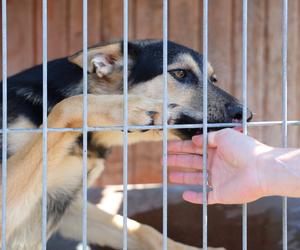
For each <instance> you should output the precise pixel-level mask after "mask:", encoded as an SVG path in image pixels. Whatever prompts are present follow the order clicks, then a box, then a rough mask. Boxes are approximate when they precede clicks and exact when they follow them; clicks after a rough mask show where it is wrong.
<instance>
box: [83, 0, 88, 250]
mask: <svg viewBox="0 0 300 250" xmlns="http://www.w3.org/2000/svg"><path fill="white" fill-rule="evenodd" d="M82 11H83V20H82V32H83V58H82V60H83V61H82V62H83V147H82V249H83V250H86V249H87V131H88V125H87V109H88V100H87V98H88V96H87V88H88V75H87V72H88V71H87V69H88V68H87V59H88V51H87V48H88V27H87V18H88V5H87V0H83V2H82Z"/></svg>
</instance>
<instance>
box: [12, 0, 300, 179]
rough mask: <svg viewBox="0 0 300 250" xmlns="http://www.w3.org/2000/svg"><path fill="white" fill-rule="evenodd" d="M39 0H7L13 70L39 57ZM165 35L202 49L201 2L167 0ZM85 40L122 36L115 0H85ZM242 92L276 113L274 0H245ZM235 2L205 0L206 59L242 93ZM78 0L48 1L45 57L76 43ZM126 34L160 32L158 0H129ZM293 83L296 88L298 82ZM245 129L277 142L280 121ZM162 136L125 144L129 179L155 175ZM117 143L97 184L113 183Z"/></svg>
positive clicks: (295, 42)
mask: <svg viewBox="0 0 300 250" xmlns="http://www.w3.org/2000/svg"><path fill="white" fill-rule="evenodd" d="M41 2H42V1H41V0H22V1H20V0H8V6H7V7H8V70H9V74H10V75H11V74H13V73H16V72H18V71H20V70H22V69H25V68H28V67H30V66H32V65H35V64H38V63H41V61H42V39H41V37H42V30H41V20H42V19H41V18H42V16H41V13H42V12H41ZM169 2H170V6H169V9H170V10H169V34H170V39H171V40H174V41H177V42H179V43H182V44H185V45H187V46H190V47H192V48H194V49H196V50H199V51H201V46H202V35H201V33H202V14H201V12H202V1H201V0H170V1H169ZM88 5H89V6H88V7H89V44H90V45H92V44H95V43H98V42H100V41H106V40H111V39H120V38H122V32H123V31H122V27H123V26H122V18H123V17H122V0H89V1H88ZM248 11H249V15H248V18H249V19H248V25H249V27H248V98H249V107H250V108H251V110H252V111H253V112H255V120H256V121H263V120H280V119H281V11H282V9H281V0H252V1H249V7H248ZM299 18H300V3H299V1H297V0H290V1H289V42H288V44H289V50H288V95H289V98H288V101H289V103H288V105H289V111H288V112H289V114H288V117H289V119H298V120H300V107H299V105H298V103H297V100H299V99H300V86H299V84H298V72H299V70H300V60H299V59H300V54H299V53H300V48H299V46H300V43H299V38H300V23H299ZM241 19H242V1H241V0H222V1H219V0H210V1H209V58H210V61H211V63H212V65H213V66H214V67H215V69H216V72H217V75H218V78H219V84H220V86H222V87H223V88H225V89H226V90H227V91H229V92H230V93H232V94H234V95H236V96H237V97H239V98H240V97H241V93H242V22H241ZM81 23H82V6H81V0H50V1H48V39H49V40H48V46H49V47H48V53H49V59H53V58H58V57H62V56H65V55H70V54H72V53H73V52H76V51H77V50H80V49H81V46H82V28H81V27H82V24H81ZM129 36H130V39H142V38H161V37H162V1H161V0H129ZM298 86H299V87H298ZM249 132H250V134H252V135H254V136H255V137H257V138H259V139H261V140H263V142H265V143H269V144H271V145H275V146H280V140H281V135H280V132H281V130H280V126H277V127H268V128H255V129H254V128H251V129H250V130H249ZM298 138H299V128H298V127H291V128H289V145H290V146H299V139H298ZM160 155H161V143H153V144H142V145H135V146H132V147H131V148H130V155H129V160H130V161H129V181H130V182H131V183H141V182H159V181H160V180H161V167H160V163H159V158H160ZM121 164H122V158H121V150H120V149H116V150H114V153H113V155H112V157H110V160H109V164H108V165H109V167H108V168H107V174H106V175H105V176H104V177H103V178H102V180H101V183H120V182H121V178H122V173H121V170H120V169H121Z"/></svg>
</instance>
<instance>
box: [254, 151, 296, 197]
mask: <svg viewBox="0 0 300 250" xmlns="http://www.w3.org/2000/svg"><path fill="white" fill-rule="evenodd" d="M294 152H297V150H295V149H283V148H272V149H271V150H270V151H269V152H267V153H265V154H263V155H261V160H260V164H261V167H260V168H259V169H260V178H261V188H262V192H263V196H274V195H280V196H294V197H295V196H296V197H297V196H298V195H299V194H296V193H297V191H298V189H297V187H299V183H300V179H299V178H298V177H296V176H299V175H298V174H300V171H299V170H300V169H299V170H298V167H297V166H296V168H295V166H294V164H293V163H294V162H293V158H294V157H291V155H293V156H295V154H294ZM296 158H298V159H299V155H298V157H296ZM296 172H298V174H296V176H295V173H296ZM295 177H296V178H295ZM294 189H296V193H295V190H294Z"/></svg>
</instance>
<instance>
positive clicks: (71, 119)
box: [0, 95, 161, 238]
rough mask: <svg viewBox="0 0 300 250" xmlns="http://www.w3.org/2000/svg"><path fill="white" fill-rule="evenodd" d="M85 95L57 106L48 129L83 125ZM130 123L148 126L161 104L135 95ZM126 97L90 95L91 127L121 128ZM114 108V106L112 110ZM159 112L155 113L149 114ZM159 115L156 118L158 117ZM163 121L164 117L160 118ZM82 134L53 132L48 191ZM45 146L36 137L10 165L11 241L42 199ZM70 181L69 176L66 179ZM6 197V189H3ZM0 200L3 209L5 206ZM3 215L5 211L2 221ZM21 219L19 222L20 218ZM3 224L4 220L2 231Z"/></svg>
mask: <svg viewBox="0 0 300 250" xmlns="http://www.w3.org/2000/svg"><path fill="white" fill-rule="evenodd" d="M82 100H83V98H82V96H73V97H70V98H67V99H65V100H63V101H62V102H60V103H59V104H57V105H56V106H55V107H54V108H53V110H52V111H51V113H50V114H49V117H48V126H49V127H51V128H67V127H70V128H75V127H81V126H82V113H83V112H82ZM128 101H129V102H128V105H129V114H128V117H129V120H128V123H129V124H131V125H133V124H135V125H148V124H151V123H153V120H154V119H156V118H157V115H156V114H158V113H160V111H161V102H159V101H154V100H148V99H146V100H145V99H142V98H141V97H136V96H131V97H129V100H128ZM122 106H123V96H121V95H119V96H113V95H110V96H103V95H102V96H95V95H88V125H89V126H107V125H108V126H109V125H121V124H122V122H123V121H122V120H123V119H122V118H123V116H122V114H123V109H122ZM112 107H114V108H113V109H112ZM149 111H155V112H149ZM154 114H155V115H154ZM159 119H161V117H160V118H159ZM78 135H79V133H76V132H66V133H56V132H53V133H49V134H48V187H49V188H48V191H51V189H52V188H55V187H53V184H52V183H51V181H50V180H51V179H52V180H53V179H55V176H57V177H60V178H61V176H60V174H61V171H60V169H59V168H63V167H64V166H63V165H60V163H61V161H62V160H63V159H64V157H65V156H66V155H67V154H68V153H69V149H70V147H71V146H72V144H73V143H74V142H75V140H76V139H77V138H78ZM42 145H43V138H42V135H41V134H36V135H34V136H33V138H32V141H31V142H30V143H29V144H28V145H27V146H26V147H24V148H23V149H21V150H20V151H18V152H17V153H16V154H14V155H13V156H11V157H10V158H9V159H8V162H7V186H6V188H7V203H6V205H7V206H6V209H7V215H6V223H7V231H6V235H7V238H9V237H10V235H11V234H12V233H13V231H14V230H15V229H16V228H18V227H19V226H20V225H22V224H23V223H24V221H25V220H26V218H28V217H29V215H30V213H32V212H33V211H34V208H35V207H36V206H37V204H38V203H39V202H40V200H41V190H42V189H41V185H42V184H41V179H42V168H41V165H42V161H43V159H42ZM65 178H66V179H67V178H68V176H65ZM0 195H2V186H1V189H0ZM1 202H2V201H0V206H1V205H2V203H1ZM1 215H2V210H1V214H0V218H1ZM16 218H17V219H16ZM1 229H2V223H1V221H0V230H1Z"/></svg>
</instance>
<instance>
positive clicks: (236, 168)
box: [168, 129, 273, 204]
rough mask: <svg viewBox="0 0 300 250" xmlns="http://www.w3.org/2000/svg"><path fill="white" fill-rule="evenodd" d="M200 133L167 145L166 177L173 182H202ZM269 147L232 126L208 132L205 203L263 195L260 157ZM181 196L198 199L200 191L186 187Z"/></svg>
mask: <svg viewBox="0 0 300 250" xmlns="http://www.w3.org/2000/svg"><path fill="white" fill-rule="evenodd" d="M202 139H203V137H202V136H194V137H193V139H192V141H174V142H170V143H169V145H168V166H169V179H170V182H172V183H177V184H189V185H191V184H192V185H194V184H199V185H200V184H202V183H203V181H202V178H203V175H202V168H203V165H202V159H203V158H202V146H203V140H202ZM272 150H273V148H272V147H269V146H267V145H264V144H262V143H260V142H258V141H256V140H255V139H253V138H251V137H248V136H245V135H243V134H241V133H240V132H237V131H235V130H233V129H224V130H220V131H217V132H212V133H209V134H208V150H207V156H208V158H207V161H208V163H207V171H208V184H209V186H210V187H211V188H212V191H210V192H209V193H208V204H215V203H222V204H242V203H246V202H250V201H254V200H256V199H258V198H260V197H263V196H265V195H266V187H265V183H264V178H263V177H262V175H263V173H262V167H261V164H260V159H261V158H264V157H261V156H263V155H264V154H267V153H268V152H270V151H272ZM183 198H184V199H185V200H187V201H189V202H192V203H202V193H198V192H194V191H186V192H184V193H183Z"/></svg>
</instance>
